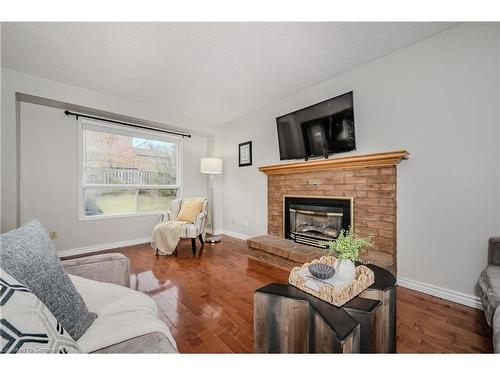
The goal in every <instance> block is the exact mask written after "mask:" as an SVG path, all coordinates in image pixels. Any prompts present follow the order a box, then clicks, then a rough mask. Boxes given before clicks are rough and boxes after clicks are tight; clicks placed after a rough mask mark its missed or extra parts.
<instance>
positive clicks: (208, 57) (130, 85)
mask: <svg viewBox="0 0 500 375" xmlns="http://www.w3.org/2000/svg"><path fill="white" fill-rule="evenodd" d="M451 26H453V24H452V23H338V22H331V23H2V66H5V67H8V68H11V69H15V70H18V71H22V72H25V73H29V74H33V75H37V76H41V77H45V78H48V79H52V80H56V81H60V82H64V83H66V84H70V85H74V86H79V87H82V88H86V89H91V90H95V91H98V92H101V93H105V94H109V95H114V96H117V97H121V98H125V99H129V100H133V101H138V102H147V103H152V104H157V105H161V106H164V107H165V108H166V109H168V110H170V111H173V112H177V113H179V114H183V115H186V116H190V117H192V118H197V119H201V120H204V121H206V122H207V125H209V124H223V123H226V122H228V121H230V120H233V119H235V118H238V117H240V116H242V115H244V114H247V113H249V112H252V111H254V110H256V109H258V108H260V107H262V106H263V105H265V104H266V103H268V102H272V101H275V100H278V99H280V98H283V97H286V96H288V95H291V94H293V93H296V92H298V91H300V90H302V89H305V88H307V87H310V86H312V85H314V84H316V83H319V82H322V81H324V80H326V79H328V78H330V77H333V76H335V75H337V74H339V73H341V72H344V71H346V70H349V69H352V68H354V67H356V66H359V65H362V64H364V63H367V62H369V61H371V60H373V59H375V58H378V57H381V56H383V55H385V54H387V53H390V52H392V51H395V50H397V49H399V48H402V47H404V46H406V45H409V44H411V43H414V42H416V41H418V40H421V39H424V38H426V37H429V36H431V35H434V34H436V33H438V32H440V31H442V30H444V29H447V28H449V27H451Z"/></svg>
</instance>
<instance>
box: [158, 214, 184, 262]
mask: <svg viewBox="0 0 500 375" xmlns="http://www.w3.org/2000/svg"><path fill="white" fill-rule="evenodd" d="M185 224H187V223H186V222H185V221H176V220H171V221H165V222H163V223H160V224H157V225H156V226H155V227H154V229H153V235H152V238H151V246H152V247H153V249H156V250H158V253H159V254H160V255H170V254H172V253H173V252H174V250H175V248H176V247H177V244H178V243H179V240H180V239H181V234H182V227H183V225H185Z"/></svg>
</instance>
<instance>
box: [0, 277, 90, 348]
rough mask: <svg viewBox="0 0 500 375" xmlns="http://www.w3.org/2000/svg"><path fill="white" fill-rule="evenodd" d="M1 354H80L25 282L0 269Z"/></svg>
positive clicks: (75, 344) (69, 337) (73, 342)
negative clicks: (22, 283) (22, 282)
mask: <svg viewBox="0 0 500 375" xmlns="http://www.w3.org/2000/svg"><path fill="white" fill-rule="evenodd" d="M0 350H1V353H79V352H80V349H79V348H78V345H77V343H76V342H75V340H73V339H72V338H71V336H70V335H69V334H68V333H67V332H66V331H65V330H64V328H63V327H62V325H61V324H60V323H59V322H58V321H57V320H56V318H55V317H54V315H53V314H52V313H51V312H50V311H49V309H48V308H47V307H46V306H45V305H44V304H43V303H42V301H40V300H39V299H38V298H37V297H36V296H35V295H34V294H33V293H31V292H30V291H29V289H28V288H26V287H25V286H24V285H21V284H20V283H19V282H18V281H17V280H16V279H14V278H13V277H12V276H10V275H9V274H8V273H7V272H5V271H4V270H2V269H0Z"/></svg>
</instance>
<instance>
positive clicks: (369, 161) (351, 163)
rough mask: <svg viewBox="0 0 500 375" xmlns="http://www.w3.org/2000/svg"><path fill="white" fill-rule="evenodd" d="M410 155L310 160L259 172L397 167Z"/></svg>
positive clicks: (264, 168)
mask: <svg viewBox="0 0 500 375" xmlns="http://www.w3.org/2000/svg"><path fill="white" fill-rule="evenodd" d="M409 155H410V153H409V152H408V151H406V150H399V151H391V152H380V153H376V154H365V155H353V156H345V157H339V158H332V159H321V160H310V161H304V162H299V163H288V164H275V165H266V166H264V167H259V171H261V172H264V173H265V174H268V175H270V174H283V173H292V172H305V171H318V170H326V169H341V168H368V167H381V166H387V165H397V164H398V163H399V162H400V161H401V160H404V159H408V156H409Z"/></svg>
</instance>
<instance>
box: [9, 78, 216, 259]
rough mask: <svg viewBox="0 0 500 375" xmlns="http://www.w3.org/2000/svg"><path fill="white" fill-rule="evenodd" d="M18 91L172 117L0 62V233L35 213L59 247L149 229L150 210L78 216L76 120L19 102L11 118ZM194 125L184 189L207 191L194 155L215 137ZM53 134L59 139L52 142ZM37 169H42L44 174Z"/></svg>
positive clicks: (187, 143) (122, 238) (135, 235)
mask: <svg viewBox="0 0 500 375" xmlns="http://www.w3.org/2000/svg"><path fill="white" fill-rule="evenodd" d="M16 92H21V93H25V94H30V95H36V96H41V97H44V98H48V99H53V100H58V101H63V102H67V103H72V104H77V105H81V106H85V107H91V108H95V109H98V110H102V111H109V112H114V113H120V114H122V115H127V116H132V117H138V118H144V119H147V120H150V121H157V122H162V123H166V124H171V123H172V122H170V121H171V120H172V119H173V120H176V119H178V118H175V117H172V118H167V117H165V116H166V114H165V113H162V111H161V109H152V108H150V107H148V105H146V104H144V103H133V102H128V101H124V100H122V99H119V98H114V97H110V96H107V95H103V94H100V93H97V92H92V91H89V90H84V89H80V88H77V87H72V86H67V85H63V84H61V83H59V82H54V81H49V80H46V79H43V78H39V77H34V76H30V75H26V74H23V73H19V72H15V71H12V70H9V69H4V68H2V128H1V130H2V137H1V139H2V149H1V151H2V159H1V160H2V212H1V217H2V220H1V223H2V232H5V231H8V230H11V229H13V228H15V227H16V226H17V221H18V215H19V221H20V223H21V224H22V223H24V222H26V221H27V220H29V219H31V218H33V217H38V218H40V219H41V221H42V223H43V224H44V226H45V228H46V229H47V230H48V231H52V230H54V231H57V232H58V235H59V239H58V240H56V241H55V242H56V246H57V248H58V249H59V250H67V249H74V248H82V247H92V246H96V245H102V244H108V243H114V242H127V241H129V240H134V239H140V238H145V237H148V236H150V235H151V228H152V225H153V224H154V223H155V222H156V220H157V219H158V218H157V217H154V216H150V217H134V218H120V219H118V218H117V219H105V220H97V221H94V222H78V221H77V214H76V208H77V205H76V204H77V201H76V193H77V190H76V181H77V180H76V179H75V176H76V173H77V163H76V121H75V119H74V118H71V117H68V116H66V115H64V113H63V111H62V110H61V109H55V108H50V107H45V106H40V105H34V104H28V103H21V105H20V106H19V107H20V109H19V111H20V113H19V116H17V117H18V118H19V120H20V121H19V124H16V100H15V93H16ZM164 115H165V116H164ZM183 125H184V124H183ZM192 125H193V126H192V128H194V129H195V131H193V132H192V133H193V136H192V138H189V139H185V140H184V142H183V154H184V155H183V156H184V157H183V195H184V196H194V195H204V196H206V194H207V180H206V178H205V176H203V175H201V174H200V173H199V160H200V158H201V157H204V156H208V155H210V154H212V152H213V136H211V135H209V134H208V133H205V132H201V131H199V130H198V131H196V129H205V128H208V126H209V125H207V124H202V123H196V122H193V123H192ZM18 131H20V132H22V137H20V136H18V134H17V132H18ZM55 138H57V139H62V140H63V142H57V143H56V142H53V140H54V139H55ZM18 143H19V144H18ZM19 159H20V163H19V166H18V160H19ZM42 170H46V171H47V172H45V173H46V175H44V174H42V173H41V171H42ZM18 171H20V173H21V178H20V184H18V179H17V176H18ZM54 180H60V181H61V184H58V185H57V184H54ZM18 200H19V203H20V205H19V206H20V212H19V213H18V209H17V206H18V204H17V203H18ZM97 247H98V246H97Z"/></svg>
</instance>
